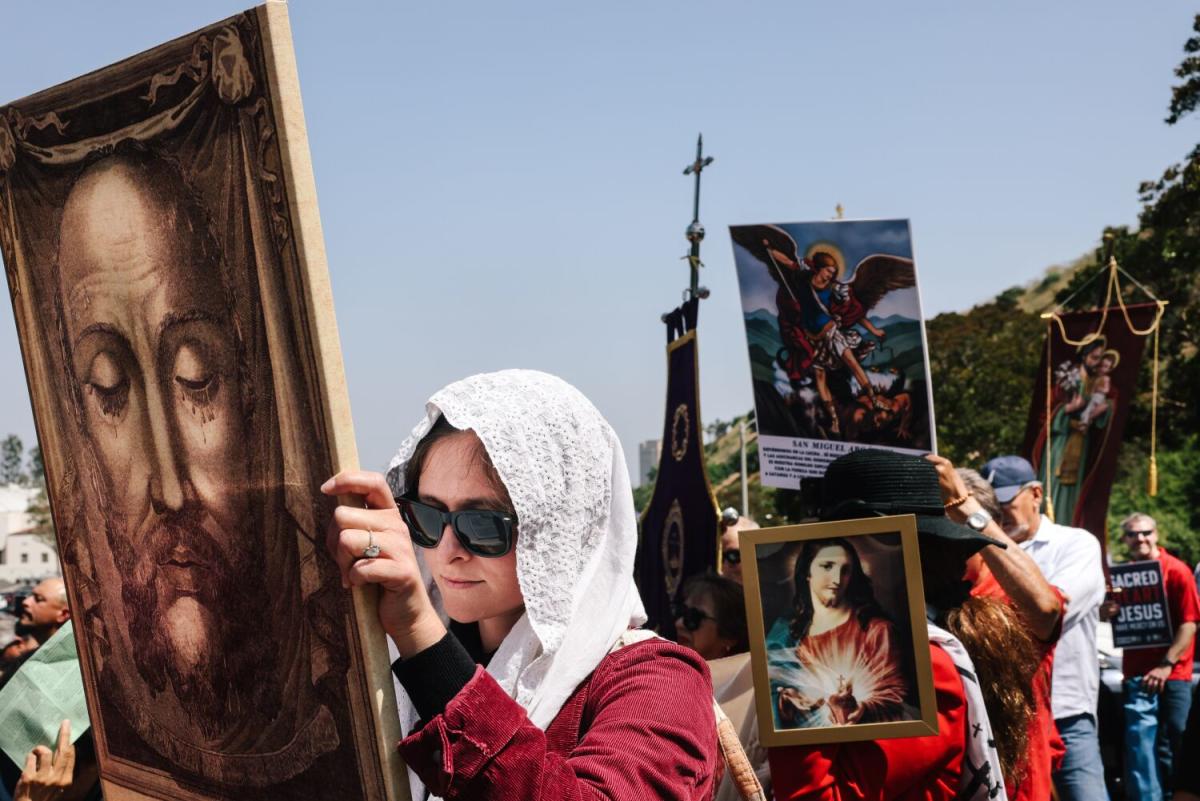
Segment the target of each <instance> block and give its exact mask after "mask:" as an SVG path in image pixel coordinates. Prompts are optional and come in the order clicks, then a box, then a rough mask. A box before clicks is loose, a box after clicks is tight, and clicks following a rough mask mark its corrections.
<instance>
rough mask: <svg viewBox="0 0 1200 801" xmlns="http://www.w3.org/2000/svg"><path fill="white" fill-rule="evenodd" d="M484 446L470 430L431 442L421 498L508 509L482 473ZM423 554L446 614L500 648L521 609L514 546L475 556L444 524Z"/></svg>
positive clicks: (459, 507) (458, 506) (440, 504)
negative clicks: (500, 552)
mask: <svg viewBox="0 0 1200 801" xmlns="http://www.w3.org/2000/svg"><path fill="white" fill-rule="evenodd" d="M482 447H483V445H482V444H481V443H480V442H479V438H478V437H476V436H475V434H474V433H472V432H469V431H463V432H461V433H457V434H454V435H451V436H448V437H446V438H444V439H440V440H438V441H437V442H435V443H434V444H433V446H432V447H430V449H429V454H428V455H427V456H426V457H425V464H424V465H423V467H422V469H421V476H420V480H419V482H418V484H417V496H418V498H419V499H420V500H421V502H422V503H427V504H429V505H430V506H436V507H437V508H439V509H444V510H446V511H448V512H459V511H463V510H466V509H487V510H492V511H509V512H511V511H512V510H510V509H506V508H505V505H504V501H503V500H502V499H501V497H500V495H499V493H497V491H496V488H495V486H494V485H493V483H492V481H491V480H490V479H489V477H488V474H487V472H486V471H485V468H484V465H483V462H482V459H481V454H480V449H481V448H482ZM421 553H422V555H423V556H424V558H425V562H426V564H427V565H428V566H429V570H430V571H431V572H432V573H433V580H434V581H435V582H436V583H437V586H438V590H439V591H440V592H441V595H442V602H443V603H444V604H445V607H446V614H448V615H449V616H450V618H451V619H452V620H457V621H458V622H459V623H479V633H480V636H481V637H482V639H483V644H484V648H486V649H488V650H492V649H494V648H495V647H496V646H498V645H499V644H500V640H503V639H504V636H505V635H506V634H507V633H508V631H509V630H510V629H511V628H512V626H513V624H514V623H516V621H517V620H518V619H519V618H520V617H521V613H522V612H523V611H524V609H525V599H524V598H523V597H522V595H521V586H520V584H519V583H518V581H517V552H516V548H513V549H512V550H511V551H509V552H508V553H506V554H505V555H504V556H500V557H497V558H494V559H492V558H485V557H482V556H477V555H475V554H473V553H471V552H470V551H468V550H467V549H466V548H464V547H463V546H462V543H461V542H459V540H458V536H457V535H456V534H455V533H454V531H452V530H451V528H450V526H449V525H447V526H446V528H445V529H443V531H442V538H441V540H439V542H438V544H437V546H436V547H434V548H426V549H422V550H421Z"/></svg>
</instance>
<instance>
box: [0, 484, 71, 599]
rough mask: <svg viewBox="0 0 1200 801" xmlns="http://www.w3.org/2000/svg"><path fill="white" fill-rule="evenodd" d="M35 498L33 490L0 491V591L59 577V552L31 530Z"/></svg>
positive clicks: (11, 488)
mask: <svg viewBox="0 0 1200 801" xmlns="http://www.w3.org/2000/svg"><path fill="white" fill-rule="evenodd" d="M36 495H37V490H36V489H34V488H32V487H22V486H19V485H17V484H9V485H7V486H3V487H0V587H7V586H11V585H13V584H35V583H37V582H38V581H40V580H41V579H44V578H46V577H47V576H58V575H61V574H62V567H61V566H60V565H59V563H58V552H57V551H55V549H54V548H53V547H52V546H50V545H48V544H47V543H46V541H45V540H43V539H42V538H41V537H40V536H38V535H37V534H34V533H33V532H32V531H31V530H30V528H31V527H32V525H33V521H32V520H31V519H30V517H29V512H28V509H29V503H30V501H32V500H33V499H34V497H35V496H36Z"/></svg>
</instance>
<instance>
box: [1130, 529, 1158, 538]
mask: <svg viewBox="0 0 1200 801" xmlns="http://www.w3.org/2000/svg"><path fill="white" fill-rule="evenodd" d="M1153 533H1154V529H1152V528H1150V529H1146V530H1145V531H1126V532H1125V536H1126V537H1129V538H1130V539H1135V540H1136V539H1138V538H1139V537H1149V536H1150V535H1151V534H1153Z"/></svg>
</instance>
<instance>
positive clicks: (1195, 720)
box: [1171, 690, 1200, 801]
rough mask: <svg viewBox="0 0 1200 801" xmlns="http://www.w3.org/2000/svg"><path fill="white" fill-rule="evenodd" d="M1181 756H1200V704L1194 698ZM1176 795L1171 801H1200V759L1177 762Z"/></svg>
mask: <svg viewBox="0 0 1200 801" xmlns="http://www.w3.org/2000/svg"><path fill="white" fill-rule="evenodd" d="M1197 692H1200V690H1198V691H1197ZM1179 753H1180V754H1185V755H1188V756H1191V755H1192V754H1200V704H1198V703H1196V697H1195V694H1193V696H1192V711H1191V712H1190V713H1189V714H1188V722H1187V728H1186V729H1185V730H1184V732H1183V741H1182V743H1180V749H1179ZM1173 786H1174V788H1175V795H1173V796H1172V797H1171V801H1200V759H1177V760H1175V782H1174V785H1173Z"/></svg>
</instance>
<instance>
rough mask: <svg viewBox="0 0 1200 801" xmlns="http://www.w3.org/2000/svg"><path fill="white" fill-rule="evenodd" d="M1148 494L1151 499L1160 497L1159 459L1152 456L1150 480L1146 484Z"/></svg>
mask: <svg viewBox="0 0 1200 801" xmlns="http://www.w3.org/2000/svg"><path fill="white" fill-rule="evenodd" d="M1146 494H1147V495H1149V496H1150V497H1151V498H1153V497H1154V496H1156V495H1158V459H1156V458H1155V457H1154V455H1153V454H1151V455H1150V480H1149V481H1147V482H1146Z"/></svg>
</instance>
